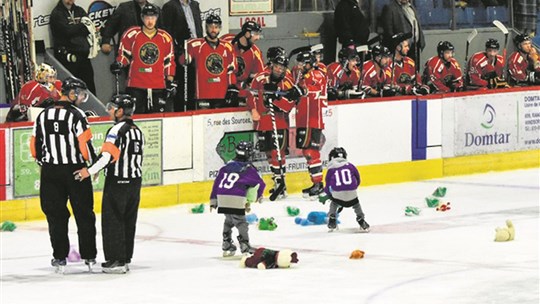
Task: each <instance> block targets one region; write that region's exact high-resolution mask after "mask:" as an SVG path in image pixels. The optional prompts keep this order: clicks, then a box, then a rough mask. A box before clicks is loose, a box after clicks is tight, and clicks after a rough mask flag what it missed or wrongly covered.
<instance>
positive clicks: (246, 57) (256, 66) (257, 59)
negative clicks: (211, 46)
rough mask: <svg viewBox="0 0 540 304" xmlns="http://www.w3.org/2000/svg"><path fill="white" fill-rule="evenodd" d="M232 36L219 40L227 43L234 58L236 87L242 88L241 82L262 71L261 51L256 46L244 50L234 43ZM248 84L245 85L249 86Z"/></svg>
mask: <svg viewBox="0 0 540 304" xmlns="http://www.w3.org/2000/svg"><path fill="white" fill-rule="evenodd" d="M235 37H236V36H235V35H234V34H226V35H223V36H221V38H220V39H221V40H223V41H225V42H229V43H230V44H231V45H232V47H233V51H234V55H235V56H236V67H237V68H236V69H237V70H236V86H237V87H238V88H242V87H243V86H242V82H244V81H246V80H248V79H250V78H253V77H255V75H257V74H259V73H260V72H262V71H263V70H264V62H263V57H262V53H261V50H260V49H259V47H257V46H256V45H252V46H251V47H250V48H249V49H248V50H244V49H243V48H242V46H241V45H240V42H238V41H236V42H235V41H234V38H235ZM249 85H250V84H249V83H248V84H245V86H249Z"/></svg>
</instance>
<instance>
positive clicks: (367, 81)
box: [361, 60, 392, 91]
mask: <svg viewBox="0 0 540 304" xmlns="http://www.w3.org/2000/svg"><path fill="white" fill-rule="evenodd" d="M375 65H377V63H375V61H373V60H369V61H366V62H364V65H363V67H362V69H363V71H362V75H361V77H362V90H367V89H375V90H377V91H379V90H380V89H382V87H383V86H384V85H387V84H390V77H391V76H392V71H391V70H390V67H388V66H387V67H386V68H384V69H380V70H379V71H378V72H377V69H376V67H375Z"/></svg>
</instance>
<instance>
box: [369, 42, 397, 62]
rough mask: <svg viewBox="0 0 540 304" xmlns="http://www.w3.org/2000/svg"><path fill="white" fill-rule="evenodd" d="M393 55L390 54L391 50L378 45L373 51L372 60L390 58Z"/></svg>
mask: <svg viewBox="0 0 540 304" xmlns="http://www.w3.org/2000/svg"><path fill="white" fill-rule="evenodd" d="M391 54H392V53H390V50H389V49H388V48H387V47H385V46H382V45H376V46H374V47H373V48H372V49H371V55H372V56H373V57H372V58H373V59H375V57H377V56H386V57H389V56H390V55H391Z"/></svg>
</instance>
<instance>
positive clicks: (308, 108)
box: [296, 69, 326, 129]
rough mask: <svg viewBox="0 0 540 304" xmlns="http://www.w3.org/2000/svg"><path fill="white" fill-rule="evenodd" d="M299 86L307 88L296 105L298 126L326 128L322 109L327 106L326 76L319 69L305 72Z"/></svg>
mask: <svg viewBox="0 0 540 304" xmlns="http://www.w3.org/2000/svg"><path fill="white" fill-rule="evenodd" d="M298 86H300V87H302V88H304V89H306V91H307V95H306V96H302V97H300V101H299V102H298V105H297V106H296V127H298V128H317V129H324V122H323V118H322V109H323V107H325V106H326V99H325V98H326V76H325V75H324V74H323V72H322V71H321V70H319V69H311V70H310V71H308V72H307V73H306V74H303V76H302V78H301V79H300V82H299V83H298Z"/></svg>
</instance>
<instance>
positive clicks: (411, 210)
mask: <svg viewBox="0 0 540 304" xmlns="http://www.w3.org/2000/svg"><path fill="white" fill-rule="evenodd" d="M420 212H422V210H420V208H418V207H413V206H407V207H405V215H406V216H413V215H420Z"/></svg>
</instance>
